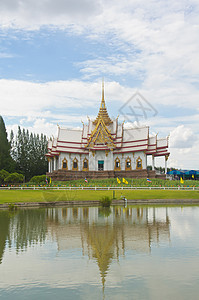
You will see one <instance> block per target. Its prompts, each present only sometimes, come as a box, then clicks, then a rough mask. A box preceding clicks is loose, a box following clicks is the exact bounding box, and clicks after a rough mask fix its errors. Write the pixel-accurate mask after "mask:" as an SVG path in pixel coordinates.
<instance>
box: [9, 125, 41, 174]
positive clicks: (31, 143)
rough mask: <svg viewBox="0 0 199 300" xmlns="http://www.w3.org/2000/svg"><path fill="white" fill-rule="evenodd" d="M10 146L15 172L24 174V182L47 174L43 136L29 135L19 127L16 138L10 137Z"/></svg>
mask: <svg viewBox="0 0 199 300" xmlns="http://www.w3.org/2000/svg"><path fill="white" fill-rule="evenodd" d="M11 145H12V149H11V153H12V157H13V159H14V160H15V161H16V171H17V172H20V173H22V174H24V175H25V178H26V180H29V179H30V178H31V177H33V176H35V175H42V174H45V173H46V172H47V160H46V157H45V154H46V152H47V139H46V136H45V135H43V134H41V136H39V134H37V135H36V134H33V133H29V131H28V130H25V129H23V130H21V128H20V126H19V127H18V132H17V135H16V137H15V138H13V136H12V140H11Z"/></svg>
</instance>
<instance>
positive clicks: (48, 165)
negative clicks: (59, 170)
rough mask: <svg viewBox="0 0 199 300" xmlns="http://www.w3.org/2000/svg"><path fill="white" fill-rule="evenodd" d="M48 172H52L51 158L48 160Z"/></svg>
mask: <svg viewBox="0 0 199 300" xmlns="http://www.w3.org/2000/svg"><path fill="white" fill-rule="evenodd" d="M48 172H49V173H50V172H51V170H50V158H48Z"/></svg>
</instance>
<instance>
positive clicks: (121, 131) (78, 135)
mask: <svg viewBox="0 0 199 300" xmlns="http://www.w3.org/2000/svg"><path fill="white" fill-rule="evenodd" d="M149 155H151V156H152V171H147V157H148V156H149ZM46 156H47V157H48V172H49V173H48V175H50V176H51V177H52V179H54V180H55V179H57V180H68V179H72V178H73V179H74V178H82V177H87V178H107V177H120V176H121V177H123V176H126V177H157V175H156V174H155V171H154V158H155V157H157V156H163V157H165V170H166V169H167V159H168V157H169V152H168V137H166V138H163V139H158V138H157V136H153V137H150V136H149V127H148V126H144V127H136V128H130V129H127V128H124V123H122V124H119V122H118V118H116V119H114V120H113V119H111V118H110V117H109V115H108V112H107V109H106V104H105V100H104V86H103V88H102V100H101V105H100V109H99V112H98V115H97V117H96V119H95V120H90V119H88V124H83V128H82V129H81V130H76V129H66V128H60V127H58V136H57V138H53V139H52V140H49V142H48V153H47V154H46Z"/></svg>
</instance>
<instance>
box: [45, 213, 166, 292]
mask: <svg viewBox="0 0 199 300" xmlns="http://www.w3.org/2000/svg"><path fill="white" fill-rule="evenodd" d="M169 228H170V222H169V218H168V214H167V208H162V209H157V208H152V207H151V208H149V207H138V208H123V207H112V208H108V209H104V208H99V207H84V208H76V207H73V208H62V209H60V210H54V209H48V229H49V232H50V233H51V235H52V236H53V237H54V239H55V240H56V242H57V246H58V251H64V250H67V249H74V248H75V249H77V248H79V249H82V253H83V255H88V257H89V258H90V259H94V260H96V262H97V264H98V267H99V270H100V275H101V278H102V284H103V288H104V284H105V278H106V275H107V272H108V270H109V266H110V264H111V261H112V260H113V259H117V260H119V257H120V256H124V255H125V252H126V251H129V250H134V251H137V252H142V253H150V251H151V245H152V243H156V244H159V243H160V242H162V241H163V242H167V243H169V241H170V233H169Z"/></svg>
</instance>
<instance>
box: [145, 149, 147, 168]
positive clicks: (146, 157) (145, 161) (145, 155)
mask: <svg viewBox="0 0 199 300" xmlns="http://www.w3.org/2000/svg"><path fill="white" fill-rule="evenodd" d="M145 163H146V170H147V155H146V153H145Z"/></svg>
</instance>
